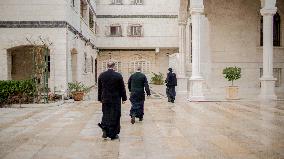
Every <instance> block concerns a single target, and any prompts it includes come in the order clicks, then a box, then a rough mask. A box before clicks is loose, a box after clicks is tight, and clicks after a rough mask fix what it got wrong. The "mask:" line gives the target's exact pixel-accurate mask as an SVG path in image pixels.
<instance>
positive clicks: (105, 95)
mask: <svg viewBox="0 0 284 159" xmlns="http://www.w3.org/2000/svg"><path fill="white" fill-rule="evenodd" d="M98 100H99V101H101V102H102V112H103V117H102V121H101V123H100V126H101V128H102V129H103V130H105V131H106V135H107V137H110V138H113V137H115V136H116V135H117V134H119V132H120V117H121V100H122V101H126V100H127V96H126V91H125V86H124V82H123V78H122V76H121V74H119V73H117V72H115V71H114V70H112V69H109V70H107V71H105V72H103V73H101V74H100V76H99V78H98Z"/></svg>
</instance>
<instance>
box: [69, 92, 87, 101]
mask: <svg viewBox="0 0 284 159" xmlns="http://www.w3.org/2000/svg"><path fill="white" fill-rule="evenodd" d="M72 94H73V99H74V100H75V101H81V100H83V97H84V92H73V93H72Z"/></svg>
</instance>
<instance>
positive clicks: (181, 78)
mask: <svg viewBox="0 0 284 159" xmlns="http://www.w3.org/2000/svg"><path fill="white" fill-rule="evenodd" d="M185 52H186V22H179V63H178V70H177V80H178V81H177V82H178V86H177V93H186V92H187V77H186V76H185V60H186V53H185Z"/></svg>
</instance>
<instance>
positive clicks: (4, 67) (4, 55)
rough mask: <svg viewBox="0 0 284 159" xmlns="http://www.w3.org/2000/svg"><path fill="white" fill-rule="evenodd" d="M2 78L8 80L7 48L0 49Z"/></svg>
mask: <svg viewBox="0 0 284 159" xmlns="http://www.w3.org/2000/svg"><path fill="white" fill-rule="evenodd" d="M0 69H1V72H0V80H8V79H9V75H8V74H9V73H8V70H9V69H8V55H7V51H6V49H0Z"/></svg>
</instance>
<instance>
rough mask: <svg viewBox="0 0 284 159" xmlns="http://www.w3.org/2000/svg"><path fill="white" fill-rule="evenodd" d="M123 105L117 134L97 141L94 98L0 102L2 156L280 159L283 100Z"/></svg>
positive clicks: (158, 101)
mask: <svg viewBox="0 0 284 159" xmlns="http://www.w3.org/2000/svg"><path fill="white" fill-rule="evenodd" d="M129 109H130V103H129V101H127V103H126V104H124V105H123V106H122V117H121V127H122V128H121V133H120V140H115V141H111V140H103V139H102V138H101V135H102V133H101V130H100V129H99V128H98V126H97V123H98V122H100V119H101V116H102V114H101V106H100V103H98V102H96V101H91V102H76V103H69V104H64V105H62V106H59V107H45V108H19V109H15V108H3V109H0V158H1V159H284V102H283V101H278V102H268V103H259V102H220V103H219V102H199V103H198V102H196V103H189V102H187V101H184V100H180V101H179V100H178V101H176V103H174V104H172V103H168V102H167V100H166V99H165V98H161V99H159V98H151V99H147V101H146V103H145V120H144V121H143V122H137V123H135V124H134V125H132V124H130V118H129V115H128V114H129Z"/></svg>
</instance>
